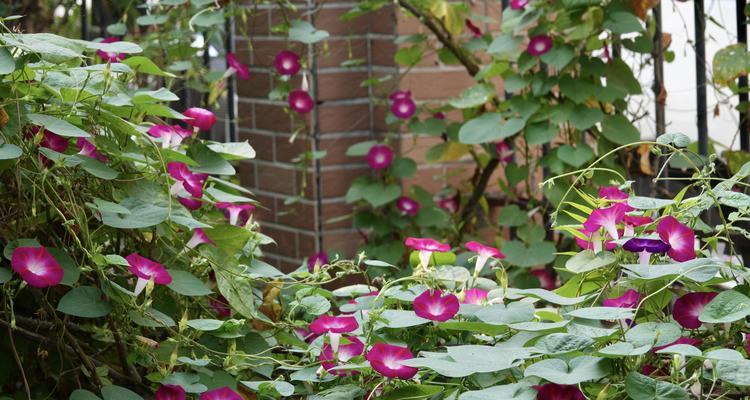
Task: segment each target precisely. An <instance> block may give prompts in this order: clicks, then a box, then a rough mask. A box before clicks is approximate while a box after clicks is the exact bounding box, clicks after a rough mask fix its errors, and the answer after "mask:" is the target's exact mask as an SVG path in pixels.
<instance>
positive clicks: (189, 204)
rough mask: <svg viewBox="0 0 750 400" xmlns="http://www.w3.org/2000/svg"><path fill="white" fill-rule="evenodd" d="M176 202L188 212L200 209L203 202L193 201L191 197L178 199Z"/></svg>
mask: <svg viewBox="0 0 750 400" xmlns="http://www.w3.org/2000/svg"><path fill="white" fill-rule="evenodd" d="M177 201H179V202H180V204H182V205H183V206H185V208H187V209H188V210H193V211H195V210H197V209H199V208H201V206H202V205H203V202H202V201H201V200H200V199H193V198H191V197H178V198H177Z"/></svg>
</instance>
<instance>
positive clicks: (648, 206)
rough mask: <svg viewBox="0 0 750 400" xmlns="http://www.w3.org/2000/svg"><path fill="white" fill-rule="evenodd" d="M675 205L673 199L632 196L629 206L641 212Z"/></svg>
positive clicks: (629, 198) (629, 199)
mask: <svg viewBox="0 0 750 400" xmlns="http://www.w3.org/2000/svg"><path fill="white" fill-rule="evenodd" d="M672 204H674V200H672V199H654V198H651V197H642V196H630V197H628V205H629V206H630V207H633V208H637V209H639V210H658V209H660V208H664V207H668V206H671V205H672Z"/></svg>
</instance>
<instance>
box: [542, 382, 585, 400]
mask: <svg viewBox="0 0 750 400" xmlns="http://www.w3.org/2000/svg"><path fill="white" fill-rule="evenodd" d="M534 389H536V399H537V400H586V396H584V395H583V393H582V392H581V389H578V386H577V385H558V384H556V383H545V384H544V385H536V386H534Z"/></svg>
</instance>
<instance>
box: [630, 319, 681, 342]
mask: <svg viewBox="0 0 750 400" xmlns="http://www.w3.org/2000/svg"><path fill="white" fill-rule="evenodd" d="M680 333H681V329H680V326H679V325H677V324H675V323H672V322H663V323H662V322H644V323H642V324H638V325H636V326H634V327H632V328H630V329H629V330H628V331H627V332H625V340H626V341H628V342H630V343H633V345H634V346H636V347H640V346H654V347H660V346H665V345H668V344H670V343H673V342H674V341H675V340H677V339H679V338H680Z"/></svg>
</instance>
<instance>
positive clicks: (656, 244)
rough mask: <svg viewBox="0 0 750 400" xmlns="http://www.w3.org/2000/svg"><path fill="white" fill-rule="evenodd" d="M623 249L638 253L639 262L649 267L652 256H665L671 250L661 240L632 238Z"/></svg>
mask: <svg viewBox="0 0 750 400" xmlns="http://www.w3.org/2000/svg"><path fill="white" fill-rule="evenodd" d="M622 248H623V249H625V250H627V251H630V252H632V253H638V260H639V262H640V263H641V264H644V265H648V263H649V260H650V258H651V254H664V253H666V252H667V251H668V250H669V245H668V244H666V243H664V242H662V241H661V240H659V239H649V238H632V239H630V240H628V241H627V242H625V244H624V245H623V246H622Z"/></svg>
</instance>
